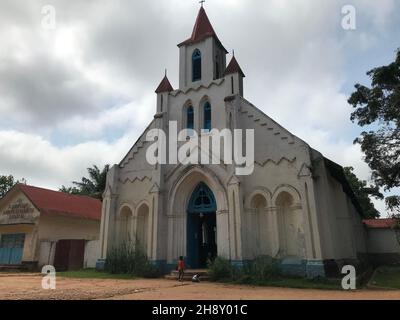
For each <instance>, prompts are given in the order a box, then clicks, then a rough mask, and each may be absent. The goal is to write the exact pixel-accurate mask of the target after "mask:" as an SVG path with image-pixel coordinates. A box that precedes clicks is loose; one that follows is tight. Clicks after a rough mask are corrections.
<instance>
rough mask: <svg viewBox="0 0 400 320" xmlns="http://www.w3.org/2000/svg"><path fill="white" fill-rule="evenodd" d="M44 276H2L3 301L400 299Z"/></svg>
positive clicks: (389, 294) (386, 294)
mask: <svg viewBox="0 0 400 320" xmlns="http://www.w3.org/2000/svg"><path fill="white" fill-rule="evenodd" d="M41 283H42V276H41V275H32V274H26V275H21V274H18V275H16V274H0V300H20V299H29V300H40V299H46V300H47V299H57V300H89V299H100V300H105V299H116V300H201V299H206V300H221V299H222V300H246V299H250V300H281V299H289V300H302V299H307V300H308V299H312V300H320V299H324V300H325V299H328V300H332V299H333V300H335V299H345V300H370V299H388V300H400V290H392V291H389V290H387V291H386V290H385V291H381V290H359V291H353V292H344V291H331V290H308V289H287V288H269V287H252V286H241V285H224V284H216V283H206V282H203V283H198V284H194V283H190V282H186V283H178V282H175V281H171V280H164V279H158V280H103V279H101V280H100V279H71V278H58V279H57V283H56V285H57V287H56V290H43V289H42V287H41Z"/></svg>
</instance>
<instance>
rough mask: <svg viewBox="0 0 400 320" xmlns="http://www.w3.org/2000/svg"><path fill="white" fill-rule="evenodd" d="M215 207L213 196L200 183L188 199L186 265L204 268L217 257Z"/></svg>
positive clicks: (208, 189) (207, 188)
mask: <svg viewBox="0 0 400 320" xmlns="http://www.w3.org/2000/svg"><path fill="white" fill-rule="evenodd" d="M216 210H217V205H216V201H215V197H214V194H213V193H212V191H211V190H210V188H209V187H208V186H207V185H206V184H205V183H200V184H199V185H198V186H197V187H196V189H195V190H194V191H193V194H192V196H191V198H190V201H189V205H188V210H187V212H188V219H187V263H188V266H189V267H191V268H205V267H206V266H207V260H208V259H210V260H213V259H214V258H215V257H216V256H217V240H216V239H217V219H216Z"/></svg>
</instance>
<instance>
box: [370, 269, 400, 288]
mask: <svg viewBox="0 0 400 320" xmlns="http://www.w3.org/2000/svg"><path fill="white" fill-rule="evenodd" d="M370 283H371V284H372V285H374V286H378V287H382V288H393V289H400V266H385V267H379V268H378V269H377V270H376V272H375V274H374V277H373V278H372V279H371V282H370Z"/></svg>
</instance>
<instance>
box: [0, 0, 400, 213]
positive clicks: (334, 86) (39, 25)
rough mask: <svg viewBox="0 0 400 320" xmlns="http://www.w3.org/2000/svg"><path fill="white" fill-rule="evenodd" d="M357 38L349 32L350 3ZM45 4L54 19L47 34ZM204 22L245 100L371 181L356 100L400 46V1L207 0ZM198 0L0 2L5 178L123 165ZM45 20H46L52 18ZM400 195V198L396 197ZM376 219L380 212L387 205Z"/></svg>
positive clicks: (64, 179) (1, 169) (41, 180)
mask: <svg viewBox="0 0 400 320" xmlns="http://www.w3.org/2000/svg"><path fill="white" fill-rule="evenodd" d="M346 4H350V5H353V6H354V8H355V9H356V18H357V20H356V30H344V29H343V28H342V18H343V14H342V7H343V5H346ZM46 5H51V6H53V8H54V9H55V13H56V20H55V22H56V25H55V27H54V28H49V26H50V27H51V26H52V25H51V24H49V20H48V19H47V18H48V15H47V13H48V11H46V8H47V7H44V6H46ZM205 7H206V11H207V13H208V16H209V18H210V20H211V22H212V24H213V26H214V29H215V30H216V32H217V34H218V36H219V38H220V39H221V41H222V42H223V44H224V45H225V47H226V48H228V49H229V50H232V49H235V52H236V57H237V59H238V60H239V63H240V64H241V66H242V69H243V70H244V72H245V73H246V76H247V77H246V79H245V97H246V98H247V99H248V100H250V101H251V102H252V103H254V104H255V105H256V106H258V107H259V108H260V109H262V110H263V111H264V112H265V113H266V114H268V115H269V116H271V117H272V118H274V119H275V120H277V121H278V122H280V123H281V124H282V125H283V126H285V127H286V128H287V129H289V130H290V131H292V132H293V133H294V134H296V135H297V136H299V137H300V138H302V139H304V140H305V141H307V142H308V143H309V144H310V145H311V146H312V147H314V148H316V149H318V150H319V151H321V152H322V153H324V155H325V156H327V157H328V158H331V159H332V160H334V161H336V162H338V163H339V164H341V165H343V166H349V165H351V166H354V167H355V169H356V173H357V174H358V175H359V176H360V177H361V178H363V179H366V180H368V179H369V177H370V172H369V169H368V167H367V165H366V164H365V163H364V162H363V160H362V154H361V152H360V150H359V147H358V146H355V145H353V143H352V141H353V140H354V138H355V137H357V135H358V134H359V133H360V132H361V130H362V129H360V128H359V127H357V126H356V125H354V124H352V123H351V122H350V121H349V117H350V113H351V107H350V106H349V105H348V104H347V102H346V101H347V98H348V96H349V94H350V93H351V92H352V89H353V86H354V84H355V83H356V82H361V83H364V84H368V78H367V77H366V75H365V73H366V71H367V70H370V69H372V68H373V67H376V66H380V65H383V64H387V63H389V62H391V61H393V59H394V56H395V50H396V48H398V47H400V43H399V39H400V6H399V2H398V1H396V0H380V1H374V0H369V1H367V0H364V1H362V0H359V1H351V0H346V1H320V0H315V1H310V0H304V1H301V0H229V1H226V0H209V1H207V2H206V4H205ZM198 9H199V4H198V1H196V0H193V1H192V0H168V1H167V0H165V1H164V0H140V1H139V0H137V1H130V0H96V1H94V0H74V1H67V0H63V1H61V0H59V1H56V0H44V1H41V0H30V1H26V0H1V2H0V39H1V41H0V174H13V175H14V176H15V177H16V178H22V177H24V178H25V179H27V181H28V183H29V184H33V185H37V186H43V187H48V188H54V189H58V188H59V187H60V186H61V185H70V182H71V181H72V180H79V179H80V177H82V176H83V175H85V173H86V168H87V167H89V166H91V165H92V164H97V165H99V166H102V165H104V164H106V163H111V164H114V163H118V162H119V161H120V160H121V158H122V157H123V156H124V155H125V154H126V152H127V151H128V150H129V148H130V147H131V146H132V144H133V143H134V142H135V141H136V139H137V138H138V136H139V134H140V133H141V132H142V131H143V129H144V128H145V127H146V126H147V124H148V123H149V122H150V121H151V119H152V117H153V115H154V113H155V94H154V89H155V88H156V86H157V85H158V83H159V82H160V80H161V78H162V76H163V73H164V69H165V68H168V74H169V78H170V80H171V82H172V84H173V86H175V87H177V85H178V48H177V47H176V44H178V43H180V42H181V41H183V40H185V39H186V38H188V37H189V36H190V34H191V31H192V28H193V24H194V21H195V18H196V15H197V12H198ZM43 10H44V11H43ZM394 191H395V192H399V190H394ZM376 204H377V207H378V209H380V210H382V211H383V210H384V205H383V203H381V202H376Z"/></svg>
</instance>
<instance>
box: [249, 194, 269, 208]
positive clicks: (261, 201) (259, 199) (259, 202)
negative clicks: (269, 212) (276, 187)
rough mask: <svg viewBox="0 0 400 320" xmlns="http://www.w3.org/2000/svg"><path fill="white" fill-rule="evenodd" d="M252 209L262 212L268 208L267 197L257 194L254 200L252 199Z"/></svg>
mask: <svg viewBox="0 0 400 320" xmlns="http://www.w3.org/2000/svg"><path fill="white" fill-rule="evenodd" d="M250 205H251V208H252V209H256V210H261V209H265V208H266V207H267V200H266V199H265V197H264V196H263V195H261V194H256V195H255V196H254V197H253V198H252V199H251V203H250Z"/></svg>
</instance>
